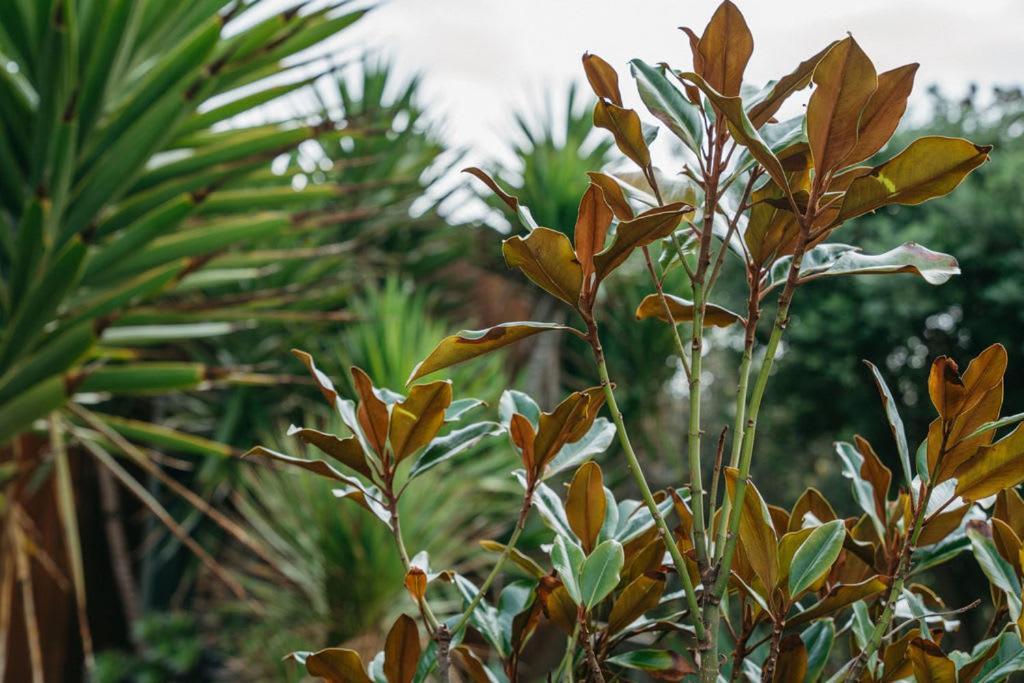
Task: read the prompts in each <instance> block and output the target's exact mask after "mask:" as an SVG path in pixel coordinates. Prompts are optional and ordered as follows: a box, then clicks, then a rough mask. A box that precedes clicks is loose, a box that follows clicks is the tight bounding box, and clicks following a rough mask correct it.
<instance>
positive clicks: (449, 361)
mask: <svg viewBox="0 0 1024 683" xmlns="http://www.w3.org/2000/svg"><path fill="white" fill-rule="evenodd" d="M569 329H571V328H569V327H566V326H565V325H559V324H557V323H539V322H514V323H502V324H501V325H495V326H494V327H489V328H487V329H485V330H463V331H461V332H459V333H458V334H453V335H452V336H450V337H445V338H444V339H442V340H441V342H440V343H439V344H438V345H437V346H436V347H435V348H434V350H433V351H431V352H430V355H429V356H427V357H426V358H425V359H424V360H423V361H421V362H420V363H419V365H417V366H416V367H415V368H414V369H413V371H412V375H411V376H410V377H409V380H408V382H407V384H408V383H411V382H415V381H416V380H417V379H419V378H420V377H424V376H425V375H429V374H430V373H432V372H436V371H438V370H442V369H444V368H448V367H451V366H453V365H457V364H459V363H464V362H465V361H468V360H471V359H473V358H476V357H478V356H483V355H485V354H488V353H491V352H492V351H497V350H498V349H500V348H503V347H505V346H508V345H509V344H514V343H515V342H517V341H521V340H523V339H526V338H527V337H532V336H533V335H535V334H540V333H541V332H549V331H551V330H569Z"/></svg>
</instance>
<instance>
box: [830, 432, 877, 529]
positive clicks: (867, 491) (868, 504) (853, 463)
mask: <svg viewBox="0 0 1024 683" xmlns="http://www.w3.org/2000/svg"><path fill="white" fill-rule="evenodd" d="M835 449H836V454H837V455H838V456H839V459H840V460H842V461H843V476H844V477H846V478H847V479H849V480H850V487H851V488H852V489H853V497H854V499H855V500H856V501H857V505H858V506H860V509H861V510H863V511H864V512H865V513H867V515H868V517H869V519H871V523H872V524H873V525H874V527H875V531H876V532H877V533H878V537H879V538H884V537H885V520H884V519H883V518H882V517H881V516H880V515H879V511H878V505H877V504H876V494H875V487H874V486H873V485H872V483H871V482H870V481H868V480H867V479H865V478H864V476H863V475H862V474H861V472H862V471H863V470H864V462H865V460H864V456H863V455H862V454H861V453H860V452H858V450H857V449H856V448H854V447H853V445H852V444H849V443H847V442H845V441H837V442H836V443H835ZM890 476H891V475H890Z"/></svg>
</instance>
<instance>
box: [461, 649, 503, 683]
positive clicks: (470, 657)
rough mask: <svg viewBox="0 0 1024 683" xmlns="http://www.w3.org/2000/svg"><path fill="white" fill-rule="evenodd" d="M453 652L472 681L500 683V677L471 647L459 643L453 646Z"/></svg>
mask: <svg viewBox="0 0 1024 683" xmlns="http://www.w3.org/2000/svg"><path fill="white" fill-rule="evenodd" d="M452 653H453V654H454V655H455V656H456V657H458V659H459V663H460V664H461V665H462V668H463V669H465V670H466V674H467V675H468V676H469V680H470V681H471V683H499V679H498V678H497V677H496V676H495V675H494V674H493V673H491V670H490V669H488V668H487V667H486V666H484V663H483V662H482V661H480V658H479V657H478V656H477V655H476V653H475V652H473V650H471V649H470V648H469V647H467V646H465V645H459V646H458V647H454V648H452Z"/></svg>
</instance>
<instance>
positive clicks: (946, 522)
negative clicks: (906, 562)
mask: <svg viewBox="0 0 1024 683" xmlns="http://www.w3.org/2000/svg"><path fill="white" fill-rule="evenodd" d="M969 510H970V506H968V505H963V506H961V507H959V508H956V509H954V510H946V511H944V512H940V513H939V514H937V515H935V516H934V517H933V518H931V519H929V520H928V523H927V524H925V525H924V527H923V528H922V529H921V535H920V536H919V537H918V539H917V543H918V545H919V546H922V547H923V546H928V545H931V544H933V543H938V542H939V541H941V540H942V539H944V538H946V536H949V535H950V534H951V533H953V532H954V531H956V530H957V529H958V528H960V522H962V521H963V519H964V516H965V515H966V514H967V512H968V511H969Z"/></svg>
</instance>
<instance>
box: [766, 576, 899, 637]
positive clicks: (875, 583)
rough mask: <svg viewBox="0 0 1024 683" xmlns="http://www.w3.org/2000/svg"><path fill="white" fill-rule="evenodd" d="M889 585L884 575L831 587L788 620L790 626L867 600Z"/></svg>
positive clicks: (813, 619) (804, 622)
mask: <svg viewBox="0 0 1024 683" xmlns="http://www.w3.org/2000/svg"><path fill="white" fill-rule="evenodd" d="M887 587H888V585H887V584H886V578H885V577H883V576H880V575H879V576H873V577H871V578H870V579H865V580H864V581H861V582H860V583H852V584H839V585H837V586H833V587H832V588H830V589H829V591H828V594H827V595H825V597H823V598H822V599H821V600H819V601H818V602H816V603H814V604H813V605H811V606H810V607H808V608H807V609H805V610H804V611H803V612H800V613H799V614H795V615H793V616H792V617H790V618H789V619H787V620H786V623H787V625H789V626H799V625H800V624H806V623H807V622H809V621H815V620H817V619H819V618H821V617H824V616H828V615H830V614H833V613H835V612H838V611H839V610H841V609H843V608H844V607H848V606H850V605H852V604H854V603H855V602H858V601H859V600H866V599H868V598H870V597H873V596H875V595H878V594H879V593H881V592H882V591H884V590H885V589H886V588H887Z"/></svg>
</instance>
